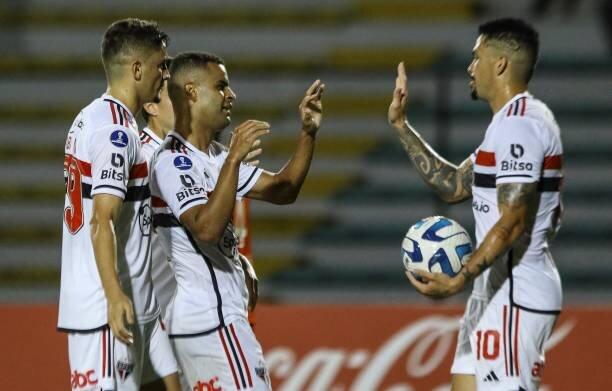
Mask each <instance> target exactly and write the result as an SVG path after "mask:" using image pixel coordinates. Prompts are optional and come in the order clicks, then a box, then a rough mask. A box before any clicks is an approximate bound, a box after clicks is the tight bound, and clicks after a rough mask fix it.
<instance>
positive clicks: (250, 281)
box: [240, 254, 259, 311]
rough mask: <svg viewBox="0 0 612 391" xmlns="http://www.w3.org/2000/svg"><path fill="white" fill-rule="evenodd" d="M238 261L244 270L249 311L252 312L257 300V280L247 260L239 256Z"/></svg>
mask: <svg viewBox="0 0 612 391" xmlns="http://www.w3.org/2000/svg"><path fill="white" fill-rule="evenodd" d="M240 260H241V263H242V268H243V269H244V280H245V283H246V287H247V290H248V292H249V311H253V310H255V306H256V305H257V299H258V298H259V279H258V278H257V274H256V273H255V269H254V268H253V265H251V262H249V259H248V258H247V257H245V256H244V255H242V254H240Z"/></svg>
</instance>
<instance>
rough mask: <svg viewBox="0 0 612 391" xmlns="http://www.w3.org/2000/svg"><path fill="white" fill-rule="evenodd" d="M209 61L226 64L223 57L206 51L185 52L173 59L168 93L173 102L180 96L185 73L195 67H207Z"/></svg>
mask: <svg viewBox="0 0 612 391" xmlns="http://www.w3.org/2000/svg"><path fill="white" fill-rule="evenodd" d="M209 63H213V64H218V65H225V62H224V61H223V59H222V58H221V57H219V56H217V55H214V54H211V53H205V52H184V53H180V54H178V55H177V56H175V57H174V58H173V59H172V65H171V66H170V79H169V80H168V95H169V96H170V100H172V103H174V102H175V99H177V98H178V95H177V94H179V91H178V89H179V88H182V86H181V85H180V84H181V79H182V78H183V77H184V75H185V74H186V73H187V72H189V71H192V70H194V69H203V68H206V66H207V65H208V64H209Z"/></svg>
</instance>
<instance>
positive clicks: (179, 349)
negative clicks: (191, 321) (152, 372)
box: [171, 319, 271, 391]
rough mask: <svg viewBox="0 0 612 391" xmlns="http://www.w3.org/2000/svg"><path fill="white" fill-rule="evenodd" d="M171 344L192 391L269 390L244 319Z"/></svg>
mask: <svg viewBox="0 0 612 391" xmlns="http://www.w3.org/2000/svg"><path fill="white" fill-rule="evenodd" d="M171 341H172V344H173V346H174V349H175V350H174V351H175V353H176V357H177V360H178V362H179V365H180V366H181V368H182V370H183V373H184V374H185V378H186V379H187V382H188V383H189V387H190V389H192V390H195V391H204V390H216V389H223V390H266V391H267V390H271V386H270V377H269V376H268V370H267V369H266V364H265V361H264V357H263V351H262V350H261V346H260V345H259V342H257V339H256V338H255V334H253V330H252V329H251V326H250V325H249V323H248V322H247V321H246V320H245V319H239V320H237V321H235V322H233V323H231V324H230V325H228V326H225V327H223V328H221V329H219V330H217V331H214V332H212V333H209V334H206V335H201V336H193V337H192V336H189V337H173V338H172V339H171Z"/></svg>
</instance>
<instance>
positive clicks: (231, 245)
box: [151, 132, 261, 337]
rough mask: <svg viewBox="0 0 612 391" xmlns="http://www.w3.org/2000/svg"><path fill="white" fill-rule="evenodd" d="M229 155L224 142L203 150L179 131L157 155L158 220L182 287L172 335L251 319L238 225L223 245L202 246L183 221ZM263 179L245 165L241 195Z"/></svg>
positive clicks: (171, 319)
mask: <svg viewBox="0 0 612 391" xmlns="http://www.w3.org/2000/svg"><path fill="white" fill-rule="evenodd" d="M226 157H227V148H226V147H224V146H223V145H222V144H220V143H218V142H215V141H213V142H212V143H211V144H210V147H209V148H208V150H207V151H205V152H203V151H200V150H198V149H197V148H195V147H194V146H193V145H191V144H190V143H189V142H187V141H186V140H185V139H184V138H183V137H182V136H181V135H179V134H178V133H176V132H170V134H168V136H167V137H166V139H165V140H164V142H163V143H162V146H161V147H160V148H159V150H158V151H157V152H156V154H155V156H154V157H153V162H152V165H151V193H152V196H153V201H152V202H153V214H154V217H153V221H154V225H155V227H156V228H155V229H156V230H157V233H158V235H159V236H160V238H161V241H162V244H163V246H164V248H165V249H166V251H168V253H169V254H170V258H171V262H172V264H173V269H174V271H175V273H176V274H175V276H176V280H177V285H178V286H177V290H176V293H175V295H174V297H173V298H172V300H171V302H170V305H169V307H168V310H167V312H166V322H167V326H168V334H169V335H170V336H171V337H173V336H174V337H180V336H193V335H201V334H206V333H209V332H212V331H215V330H217V329H218V328H219V327H222V326H224V325H227V324H230V323H231V322H233V321H234V320H237V319H239V318H243V319H247V304H248V292H247V289H246V285H245V280H244V272H243V270H242V266H241V264H240V260H239V258H238V249H237V244H238V240H237V236H236V233H235V232H234V227H233V225H232V224H231V223H229V224H228V225H227V227H226V229H225V232H224V234H223V236H222V237H221V239H220V240H219V242H218V243H215V244H206V243H200V242H197V240H196V239H195V238H194V237H193V235H191V233H190V232H189V231H188V230H187V229H186V228H185V227H183V226H182V225H181V224H180V220H179V218H180V216H181V214H183V213H184V212H185V211H187V210H188V209H190V208H193V207H194V206H196V205H201V204H205V203H206V202H207V201H208V197H209V195H210V194H211V193H212V192H213V191H214V189H215V186H216V184H217V180H218V178H219V174H220V172H221V168H222V166H223V164H224V162H225V159H226ZM260 175H261V170H260V169H258V168H256V167H253V166H249V165H247V164H241V165H240V172H239V178H238V188H237V196H239V197H241V196H244V195H245V194H247V193H248V192H249V190H250V189H251V188H252V187H253V185H255V183H256V182H257V180H258V178H259V176H260Z"/></svg>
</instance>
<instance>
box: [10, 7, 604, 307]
mask: <svg viewBox="0 0 612 391" xmlns="http://www.w3.org/2000/svg"><path fill="white" fill-rule="evenodd" d="M611 9H612V6H611V5H610V2H609V1H603V0H602V1H599V0H582V1H578V0H576V1H556V0H549V1H546V0H514V1H505V0H504V1H494V0H439V1H437V0H436V1H427V0H333V1H319V0H310V1H299V0H258V1H249V0H225V1H212V0H210V1H202V0H181V1H178V0H177V1H174V2H172V3H168V2H162V1H144V0H133V1H129V2H126V1H119V0H108V1H104V2H82V1H76V0H3V1H2V3H1V4H0V37H2V45H1V46H0V134H1V135H2V139H3V142H2V143H1V144H0V159H1V160H2V164H1V166H0V199H1V201H2V208H1V210H0V254H1V256H0V302H2V303H18V304H19V303H56V300H57V295H58V289H59V266H60V248H61V224H62V223H61V221H62V203H63V193H64V186H63V181H62V159H63V157H62V147H63V143H64V139H65V135H66V132H67V129H68V127H69V126H70V124H71V122H72V120H73V118H74V116H75V114H76V113H77V112H78V110H79V109H80V108H81V107H83V106H84V105H85V104H87V103H88V102H90V101H91V100H92V99H94V98H95V97H97V96H99V95H100V94H101V93H102V92H103V91H104V89H105V81H104V78H103V72H102V67H101V65H100V60H99V42H100V38H101V35H102V33H103V32H104V30H105V28H106V26H107V25H108V24H109V23H110V22H112V21H113V20H115V19H119V18H123V17H127V16H136V17H141V18H150V19H154V20H157V21H159V23H160V25H161V27H162V28H163V29H164V30H165V31H167V32H168V33H169V34H170V36H171V42H170V47H169V53H170V54H176V53H178V52H180V51H184V50H193V49H197V50H205V51H210V52H213V53H215V54H218V55H220V56H222V57H224V58H225V60H226V64H227V66H228V71H229V75H230V81H231V85H232V88H233V89H234V90H235V91H236V93H237V95H238V100H237V102H236V104H235V106H234V118H233V124H234V125H236V124H238V123H240V122H241V121H242V120H245V119H249V118H256V119H261V120H266V121H269V122H270V123H271V124H272V128H273V133H272V135H270V136H268V138H267V139H266V140H265V141H264V153H265V157H264V159H263V161H262V166H263V167H264V168H267V169H271V170H276V169H278V168H280V167H281V165H282V164H283V162H284V161H285V160H286V159H287V158H288V157H289V154H290V153H291V151H292V148H293V145H294V140H295V137H296V132H297V130H298V126H299V122H298V112H297V104H298V102H299V100H300V98H301V96H302V93H303V91H304V90H305V88H306V87H307V86H308V85H309V84H310V83H311V81H312V80H314V79H317V78H320V79H322V80H323V81H324V82H325V83H326V85H327V89H326V92H325V97H324V124H323V126H322V129H321V131H320V133H319V134H320V136H319V139H318V146H317V151H316V155H315V158H314V163H313V167H312V169H311V172H310V175H309V177H308V179H307V182H306V185H305V188H304V189H303V191H302V194H301V196H300V198H299V200H298V201H297V202H296V203H295V204H294V205H292V206H284V207H275V206H270V205H265V204H262V203H257V202H253V203H252V204H251V210H252V217H251V222H252V234H253V253H254V257H255V263H256V268H257V270H258V273H259V276H260V279H261V284H260V285H261V294H262V298H261V300H262V301H264V302H268V303H347V304H360V303H364V302H368V303H389V302H393V303H416V304H427V305H429V304H431V303H430V302H429V301H426V300H424V299H422V298H420V297H419V296H418V295H416V294H415V293H414V291H413V290H412V289H411V287H410V286H409V284H408V283H407V281H406V280H405V277H404V275H403V273H402V265H401V258H400V243H401V240H402V237H403V235H404V233H405V231H406V230H407V228H408V227H409V226H410V225H412V223H414V222H415V221H416V220H418V219H419V218H421V217H424V216H427V215H432V214H444V215H447V216H449V217H452V218H455V219H457V220H458V221H459V222H461V223H462V224H464V225H465V226H466V227H467V228H468V229H469V230H470V231H471V232H473V231H472V229H473V222H472V221H473V219H472V214H471V205H470V204H469V203H465V204H460V205H457V206H452V207H446V206H444V205H441V204H440V203H438V202H437V201H436V200H435V199H434V198H433V197H432V195H431V194H430V193H429V191H428V190H427V188H426V187H425V185H424V184H422V183H421V181H420V179H419V178H418V177H417V175H416V173H415V172H414V170H413V169H412V168H411V166H410V163H409V161H408V159H407V158H406V156H405V154H404V152H403V150H402V147H401V145H400V143H399V142H398V140H397V139H396V137H395V134H394V132H393V131H392V130H391V129H390V127H389V126H388V125H387V124H386V110H387V106H388V103H389V100H390V96H391V92H392V88H393V83H394V77H395V69H396V65H397V63H398V62H399V61H402V60H403V61H405V62H406V65H407V68H408V70H409V91H410V103H409V118H410V119H411V122H412V123H413V125H415V127H416V128H417V129H419V130H420V131H421V132H422V133H423V135H424V136H425V137H426V139H427V140H429V141H430V142H432V143H433V144H434V145H435V146H436V147H437V148H438V150H439V151H440V152H441V153H442V155H443V156H446V157H447V158H449V160H451V161H453V162H456V163H458V162H460V161H462V160H463V159H464V158H465V157H466V156H468V155H469V153H470V152H471V151H473V150H474V148H475V147H476V146H477V145H478V143H479V142H480V140H481V137H482V135H483V134H484V130H485V129H486V126H487V124H488V122H489V120H490V115H491V114H490V111H489V108H488V106H486V104H484V103H482V102H477V103H475V102H472V101H471V100H470V97H469V88H468V77H467V73H466V68H467V65H468V64H469V62H470V59H471V49H472V47H473V43H474V39H475V37H476V29H477V25H478V23H479V22H480V21H483V20H485V19H490V18H494V17H501V16H509V15H510V16H520V17H523V18H526V19H527V20H529V21H531V22H532V23H534V24H535V26H536V27H537V28H538V29H539V31H540V38H541V59H540V64H539V66H538V69H537V71H536V75H535V77H534V81H533V82H532V85H531V88H530V91H531V92H532V93H533V94H534V95H536V96H537V97H539V98H540V99H542V100H544V101H545V102H546V103H548V105H549V106H550V107H551V108H552V110H553V111H554V113H555V114H556V116H557V119H558V122H559V124H560V126H561V129H562V131H563V141H564V148H565V185H564V189H565V190H564V191H565V208H566V214H565V219H564V224H563V227H562V229H561V232H560V234H559V236H558V238H557V240H556V241H555V242H554V244H553V247H552V252H553V254H554V256H555V259H556V261H557V264H558V267H559V269H560V272H561V275H562V278H563V284H564V289H565V292H566V302H568V303H570V304H581V303H590V304H593V303H609V302H610V300H612V285H611V284H610V282H609V281H610V280H611V279H612V262H611V261H612V259H611V256H610V254H611V253H612V240H611V239H612V228H611V227H612V224H611V221H612V203H611V202H610V200H611V199H612V159H610V156H611V152H612V129H611V124H612V93H611V91H612V42H611V40H612V36H611V34H610V29H611V28H612V26H611V25H610V19H611V18H612V16H611V13H612V10H611ZM462 300H463V298H462V297H461V298H457V299H453V300H452V302H454V303H461V302H462Z"/></svg>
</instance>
